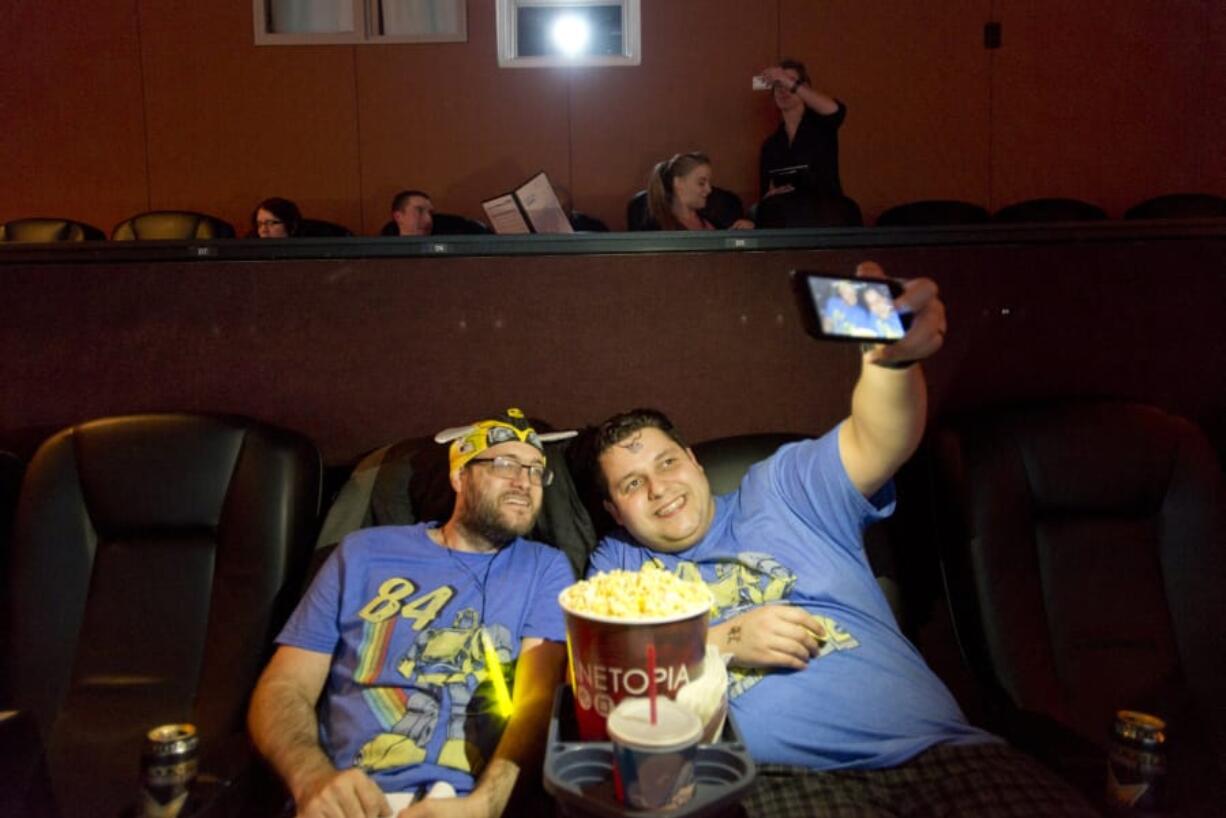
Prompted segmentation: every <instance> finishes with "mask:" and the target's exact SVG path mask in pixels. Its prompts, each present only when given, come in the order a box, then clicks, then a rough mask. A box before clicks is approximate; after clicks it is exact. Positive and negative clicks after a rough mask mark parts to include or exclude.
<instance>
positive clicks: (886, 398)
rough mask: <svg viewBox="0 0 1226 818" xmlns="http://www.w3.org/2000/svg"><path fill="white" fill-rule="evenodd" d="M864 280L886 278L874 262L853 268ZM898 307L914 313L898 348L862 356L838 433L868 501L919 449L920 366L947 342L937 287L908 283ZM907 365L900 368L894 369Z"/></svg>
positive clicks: (922, 418)
mask: <svg viewBox="0 0 1226 818" xmlns="http://www.w3.org/2000/svg"><path fill="white" fill-rule="evenodd" d="M856 272H857V274H858V275H860V276H863V277H866V278H881V277H883V276H884V274H883V273H882V270H881V267H880V266H878V265H877V264H876V263H875V262H871V261H870V262H865V263H863V264H861V265H860V266H859V267H857V268H856ZM895 303H896V305H897V306H898V307H899V308H900V309H901V310H903V311H910V312H911V313H912V314H913V318H912V322H911V327H910V329H908V330H907V334H906V335H905V336H903V338H902V339H901V340H899V341H898V342H897V343H894V344H890V345H882V346H878V347H876V348H874V349H872V350H869V351H868V352H866V353H865V354H864V355H863V364H862V368H861V371H860V379H859V381H857V382H856V387H855V390H854V391H853V392H852V396H851V417H850V418H848V419H847V421H846V422H845V423H844V424H843V425H842V426H841V427H840V428H839V455H840V456H841V458H842V460H843V468H844V469H846V471H847V476H848V477H849V478H851V482H852V484H853V485H854V486H855V487H856V488H857V489H858V490H859V491H860V493H861V494H863V495H864V496H866V497H870V496H872V495H873V494H874V493H875V492H876V491H877V490H878V489H880V488H881V487H882V486H883V485H885V483H886V481H888V480H889V479H890V478H891V477H893V475H894V472H896V471H898V468H899V467H900V466H902V464H903V463H904V462H906V460H907V458H909V457H910V456H911V455H912V454H913V453H914V452H915V449H916V447H917V446H919V442H920V439H921V438H922V437H923V435H924V424H925V422H926V420H927V414H928V390H927V386H926V385H925V383H924V374H923V371H922V370H921V369H920V365H919V363H918V361H921V360H923V359H924V358H927V357H929V356H930V355H932V354H933V353H935V352H936V351H937V350H938V349H940V348H941V345H942V344H943V343H944V341H945V305H944V304H942V303H941V299H940V298H939V297H938V296H937V285H936V282H934V281H932V280H931V279H927V278H919V279H912V280H910V281H907V282H906V284H905V286H904V290H903V293H902V295H900V296H899V297H898V299H896V302H895ZM907 363H911V365H910V366H905V367H904V368H901V369H900V368H894V366H896V365H900V364H907Z"/></svg>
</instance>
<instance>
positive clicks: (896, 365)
mask: <svg viewBox="0 0 1226 818" xmlns="http://www.w3.org/2000/svg"><path fill="white" fill-rule="evenodd" d="M876 348H877V345H876V344H870V343H867V342H865V343H862V344H860V354H861V355H867V354H868V353H870V352H872V351H873V350H874V349H876ZM917 363H919V361H886V362H881V361H873V366H879V367H881V368H882V369H910V368H911V367H913V366H915V365H916V364H917Z"/></svg>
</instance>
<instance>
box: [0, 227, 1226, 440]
mask: <svg viewBox="0 0 1226 818" xmlns="http://www.w3.org/2000/svg"><path fill="white" fill-rule="evenodd" d="M865 258H872V259H875V260H877V261H879V262H880V263H881V264H882V265H883V266H884V267H885V268H886V270H887V271H888V272H890V273H891V274H894V275H898V276H901V277H910V276H920V275H926V276H930V277H932V278H934V279H935V280H936V281H937V282H938V284H939V285H940V287H941V292H942V296H943V298H944V300H945V302H946V304H947V306H948V309H949V320H950V332H949V336H948V340H947V344H946V347H945V349H943V350H942V351H941V352H940V354H939V355H938V356H936V357H935V358H933V359H932V360H931V361H930V362H929V363H928V364H927V366H926V370H927V373H928V380H929V384H930V389H931V393H932V406H933V411H934V412H935V413H943V412H948V411H953V410H959V409H966V408H973V407H975V406H979V405H983V404H986V403H996V402H1002V401H1019V400H1028V399H1038V398H1044V397H1050V396H1055V395H1061V396H1065V395H1084V396H1104V395H1108V396H1119V397H1127V398H1133V399H1140V400H1146V401H1149V402H1152V403H1156V404H1158V405H1162V406H1165V407H1167V408H1170V409H1172V410H1173V411H1177V412H1180V413H1182V414H1185V415H1188V416H1189V417H1191V418H1193V419H1194V420H1197V421H1198V422H1200V423H1201V424H1202V425H1203V426H1205V428H1206V429H1207V430H1208V431H1209V433H1210V435H1211V436H1212V437H1213V438H1214V441H1215V443H1216V444H1217V445H1218V448H1219V451H1222V450H1226V378H1222V377H1221V372H1220V370H1221V366H1222V362H1223V360H1226V323H1224V322H1223V321H1222V319H1221V317H1220V316H1219V315H1218V314H1217V313H1218V305H1219V304H1221V303H1223V302H1224V301H1226V221H1224V220H1204V221H1179V222H1174V221H1172V222H1131V221H1130V222H1124V221H1120V222H1097V223H1085V224H1070V225H1059V226H1055V225H986V226H975V227H959V228H894V229H879V228H840V229H825V230H786V231H768V230H764V231H749V232H743V233H742V232H720V233H681V234H678V233H611V234H604V233H601V234H579V235H574V236H509V237H502V236H455V237H429V238H422V239H396V238H345V239H295V240H287V241H258V240H229V241H216V242H198V241H189V242H114V243H110V242H86V243H79V244H72V245H8V246H0V304H3V307H2V309H3V318H2V320H0V386H2V388H0V448H7V449H12V450H15V451H18V452H28V451H31V450H32V449H33V446H34V445H36V443H37V441H38V440H39V439H41V437H42V436H43V435H44V434H45V433H47V432H48V431H50V430H54V429H56V428H59V427H62V426H65V425H68V424H70V423H74V422H77V421H81V420H84V419H88V418H91V417H97V416H100V415H106V414H114V413H117V412H123V411H131V410H146V409H183V410H193V411H221V412H237V413H241V414H246V415H251V416H254V417H258V418H262V419H264V420H267V421H270V422H274V423H277V424H280V425H284V426H288V427H291V428H295V429H299V430H301V431H302V432H304V433H306V434H308V435H309V436H311V437H312V438H313V439H315V440H316V441H317V442H318V443H319V445H320V447H321V448H322V449H323V451H324V453H325V456H326V457H327V458H328V460H329V461H330V462H341V461H346V460H350V459H352V458H354V457H356V456H357V455H358V454H360V453H361V452H363V451H365V450H368V449H370V448H373V447H375V446H378V445H381V444H383V443H386V442H388V441H389V440H394V439H398V438H401V437H406V436H417V435H428V434H433V433H434V432H435V431H437V430H438V429H440V428H443V427H445V426H449V425H454V424H455V423H457V422H460V420H462V419H464V418H467V417H475V416H478V415H480V414H482V413H484V412H488V411H491V409H492V408H498V407H505V406H506V405H512V404H519V405H522V406H523V407H524V408H525V409H527V410H528V411H530V412H531V413H533V414H536V415H539V416H542V417H545V418H548V419H549V420H551V421H553V422H554V423H556V424H558V425H567V426H569V425H572V424H578V423H583V422H587V421H591V420H594V419H597V418H599V417H602V416H603V415H605V414H607V413H609V412H611V411H615V410H618V409H622V408H628V407H630V406H634V405H643V404H646V405H657V406H660V407H661V408H664V409H667V410H670V412H671V413H672V414H674V415H676V416H677V420H678V422H680V423H682V424H683V425H684V427H685V428H687V429H688V430H689V431H690V434H691V435H692V436H693V437H694V438H695V439H703V438H707V437H716V436H722V435H729V434H737V433H743V432H757V431H771V430H789V431H800V432H805V431H812V432H817V431H820V430H822V429H824V428H827V427H829V426H830V425H831V424H833V423H835V422H837V420H838V419H839V418H840V417H842V416H843V415H844V414H845V413H846V412H847V402H848V394H849V390H850V387H851V384H852V383H853V382H854V379H855V376H856V372H857V367H858V365H859V362H858V357H857V355H856V351H855V348H854V347H852V346H849V345H830V344H826V345H823V344H819V343H817V342H815V341H812V340H811V339H810V338H809V337H808V336H806V335H805V334H804V333H803V331H802V329H801V327H800V324H799V321H798V317H797V311H796V310H797V308H796V305H795V304H794V303H793V300H792V295H791V292H790V289H789V288H788V284H787V272H788V271H789V270H791V269H793V268H810V269H818V270H830V271H835V272H850V271H851V270H852V269H853V268H854V265H855V263H856V262H858V261H860V260H863V259H865Z"/></svg>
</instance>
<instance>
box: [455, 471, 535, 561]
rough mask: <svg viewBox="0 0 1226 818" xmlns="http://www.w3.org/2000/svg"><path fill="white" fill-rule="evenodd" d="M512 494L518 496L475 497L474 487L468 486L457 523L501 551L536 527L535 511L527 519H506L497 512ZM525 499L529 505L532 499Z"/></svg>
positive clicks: (502, 494)
mask: <svg viewBox="0 0 1226 818" xmlns="http://www.w3.org/2000/svg"><path fill="white" fill-rule="evenodd" d="M511 493H516V494H517V493H518V492H507V491H504V492H500V493H498V494H493V493H488V492H487V493H485V494H478V493H477V492H476V491H475V487H474V486H472V485H471V484H469V486H468V488H467V489H466V491H465V498H464V499H465V503H464V510H463V512H462V513H461V514H460V517H459V519H458V522H459V523H460V524H461V525H462V526H464V528H465V529H467V530H468V531H469V532H470V533H472V534H474V535H476V536H478V537H481V538H482V539H484V540H485V541H486V542H488V543H489V544H490V545H493V546H494V547H496V548H502V547H503V546H504V545H507V544H508V543H510V542H511V541H512V540H514V539H515V538H516V537H522V536H524V535H525V534H527V533H528V532H529V531H531V530H532V526H533V525H534V524H535V523H536V515H537V512H536V511H534V512H533V513H532V514H531V515H530V516H528V517H526V518H522V519H516V520H511V519H507V518H506V517H505V516H504V515H503V513H502V509H501V508H500V501H501V500H502V498H503V497H505V496H506V495H507V494H511ZM524 496H525V497H527V498H528V503H529V504H531V503H532V498H531V496H529V495H524ZM538 511H539V509H538Z"/></svg>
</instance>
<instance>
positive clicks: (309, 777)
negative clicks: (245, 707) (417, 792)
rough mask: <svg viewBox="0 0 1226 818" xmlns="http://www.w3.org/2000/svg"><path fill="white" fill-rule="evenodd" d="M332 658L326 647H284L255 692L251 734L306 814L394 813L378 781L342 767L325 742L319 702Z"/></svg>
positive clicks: (363, 816)
mask: <svg viewBox="0 0 1226 818" xmlns="http://www.w3.org/2000/svg"><path fill="white" fill-rule="evenodd" d="M331 664H332V657H331V656H329V655H328V654H325V653H316V652H315V651H309V650H302V649H301V648H294V647H289V646H284V645H283V646H282V647H280V648H278V649H277V652H276V653H275V654H273V657H272V661H270V662H269V663H268V667H267V668H265V670H264V673H263V675H261V676H260V681H259V682H258V683H257V684H256V687H255V692H254V693H253V694H252V696H251V710H250V712H249V713H248V716H247V724H248V727H249V728H250V730H251V737H252V739H253V740H254V741H255V746H256V747H257V748H258V749H259V751H260V752H261V753H262V754H263V755H264V757H265V758H267V759H268V761H269V763H270V764H272V766H273V768H274V769H275V770H276V771H277V773H278V774H280V776H281V778H282V779H283V780H284V781H285V785H286V786H287V787H288V788H289V791H290V794H291V795H293V797H294V804H295V805H296V807H297V810H298V812H297V814H298V815H299V816H301V817H302V818H315V816H329V817H330V818H331V817H332V816H343V818H371V816H387V815H391V807H389V806H388V803H387V799H386V798H385V797H384V795H383V793H382V791H380V789H379V786H378V785H377V784H375V782H374V781H372V780H371V779H370V778H369V777H368V776H367V775H366V774H365V773H364V772H362V771H361V770H359V769H357V768H353V769H348V770H343V771H342V770H337V769H336V767H334V766H332V762H331V760H330V759H329V758H328V756H327V755H325V754H324V751H323V748H321V747H320V745H319V722H318V720H317V719H316V716H315V705H316V703H317V702H318V701H319V695H320V693H321V692H322V691H323V686H324V682H325V681H326V680H327V678H328V669H329V668H330V666H331Z"/></svg>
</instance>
